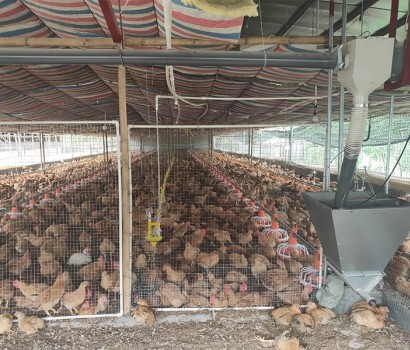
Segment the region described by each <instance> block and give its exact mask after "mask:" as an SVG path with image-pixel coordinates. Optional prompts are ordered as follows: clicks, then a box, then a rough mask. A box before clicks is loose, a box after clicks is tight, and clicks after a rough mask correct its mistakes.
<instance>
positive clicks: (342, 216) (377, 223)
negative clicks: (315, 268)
mask: <svg viewBox="0 0 410 350" xmlns="http://www.w3.org/2000/svg"><path fill="white" fill-rule="evenodd" d="M371 195H372V193H368V192H351V193H350V195H349V198H348V200H347V202H346V203H345V205H344V208H343V209H334V208H333V204H334V198H335V193H334V192H322V193H305V194H304V200H305V203H306V206H307V208H308V210H309V214H310V217H311V220H312V222H313V224H314V225H315V228H316V231H317V233H318V235H319V239H320V242H321V245H322V248H323V252H324V254H325V255H326V259H327V261H328V263H329V265H330V267H331V268H332V269H333V270H334V271H335V272H339V273H340V275H341V277H342V278H343V279H344V280H345V281H346V283H347V284H349V285H350V287H352V289H353V290H355V291H356V292H357V293H358V294H360V295H361V296H362V297H363V298H365V299H366V300H368V301H369V300H371V298H370V297H369V295H368V294H367V293H369V292H370V291H371V290H372V289H373V287H375V286H376V284H377V283H378V282H379V281H380V280H381V279H382V278H383V270H384V268H385V267H386V265H387V263H388V262H389V260H390V259H391V257H392V256H393V255H394V253H395V252H396V250H397V248H398V247H399V246H400V244H401V243H402V242H403V240H404V239H405V237H406V235H407V234H408V233H409V230H410V203H409V202H406V201H403V200H400V199H397V198H394V197H391V196H387V195H385V194H380V195H377V198H376V199H372V200H370V201H368V202H366V203H364V204H362V205H361V204H360V203H362V202H363V201H365V200H366V199H368V198H369V197H370V196H371Z"/></svg>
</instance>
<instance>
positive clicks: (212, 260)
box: [196, 251, 219, 270]
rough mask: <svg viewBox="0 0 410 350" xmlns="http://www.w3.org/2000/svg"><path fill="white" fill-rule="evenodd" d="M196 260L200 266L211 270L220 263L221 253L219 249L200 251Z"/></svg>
mask: <svg viewBox="0 0 410 350" xmlns="http://www.w3.org/2000/svg"><path fill="white" fill-rule="evenodd" d="M196 262H197V264H198V266H200V267H202V268H203V269H206V270H209V269H211V268H212V267H214V266H216V265H217V264H218V262H219V253H218V252H217V251H213V252H211V253H203V252H202V253H199V254H198V256H197V258H196Z"/></svg>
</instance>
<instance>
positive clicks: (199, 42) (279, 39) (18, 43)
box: [0, 36, 354, 48]
mask: <svg viewBox="0 0 410 350" xmlns="http://www.w3.org/2000/svg"><path fill="white" fill-rule="evenodd" d="M353 39H354V37H352V36H349V37H347V38H346V40H347V41H351V40H353ZM328 43H329V38H328V37H325V36H293V37H292V36H270V37H266V38H262V37H260V36H248V37H244V38H240V39H239V40H238V41H237V42H228V41H222V40H214V39H186V38H173V39H172V45H173V46H216V45H291V44H312V45H327V44H328ZM333 43H334V44H335V45H337V44H341V43H342V37H341V36H335V37H334V38H333ZM27 46H37V47H51V46H55V47H84V48H108V47H110V48H115V47H117V44H115V43H114V42H113V40H112V39H111V38H89V37H87V38H19V37H12V38H0V47H27ZM135 46H140V47H141V46H151V47H152V46H166V42H165V38H135V37H125V38H124V47H135Z"/></svg>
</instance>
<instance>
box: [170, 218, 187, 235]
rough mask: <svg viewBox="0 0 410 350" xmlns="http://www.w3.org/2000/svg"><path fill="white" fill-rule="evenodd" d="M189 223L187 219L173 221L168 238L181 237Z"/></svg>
mask: <svg viewBox="0 0 410 350" xmlns="http://www.w3.org/2000/svg"><path fill="white" fill-rule="evenodd" d="M190 225H191V223H190V222H189V221H187V222H182V223H180V224H177V223H175V224H174V227H173V229H172V232H171V233H170V238H171V239H172V238H182V237H184V235H185V234H186V233H187V232H188V229H189V227H190Z"/></svg>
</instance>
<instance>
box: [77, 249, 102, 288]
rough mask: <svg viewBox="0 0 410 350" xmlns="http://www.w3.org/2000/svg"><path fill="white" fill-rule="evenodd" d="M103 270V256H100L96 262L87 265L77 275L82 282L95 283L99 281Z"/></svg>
mask: <svg viewBox="0 0 410 350" xmlns="http://www.w3.org/2000/svg"><path fill="white" fill-rule="evenodd" d="M104 270H105V258H104V255H100V257H99V258H98V260H97V261H96V262H92V263H89V264H87V265H85V266H84V267H82V268H81V269H80V270H78V275H79V276H80V277H81V278H82V280H83V281H88V282H92V281H97V280H99V279H100V277H101V274H102V272H103V271H104Z"/></svg>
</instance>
